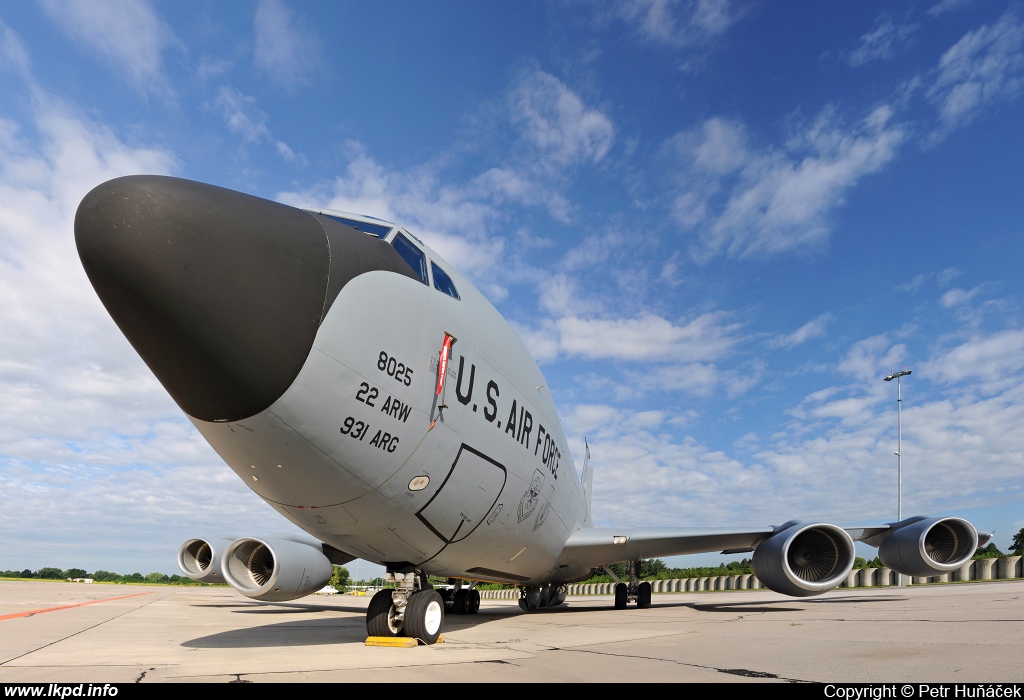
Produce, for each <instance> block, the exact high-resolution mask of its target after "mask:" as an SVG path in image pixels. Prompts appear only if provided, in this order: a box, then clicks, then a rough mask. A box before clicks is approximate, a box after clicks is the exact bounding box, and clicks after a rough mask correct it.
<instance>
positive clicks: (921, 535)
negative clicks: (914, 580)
mask: <svg viewBox="0 0 1024 700" xmlns="http://www.w3.org/2000/svg"><path fill="white" fill-rule="evenodd" d="M892 529H893V530H894V531H893V532H892V533H891V534H890V535H888V536H887V537H886V538H885V539H884V540H882V543H881V544H880V545H879V546H878V558H879V559H880V560H881V562H882V563H883V564H885V565H886V566H887V567H889V568H890V569H892V570H894V571H898V572H900V573H901V574H906V575H907V576H938V575H940V574H944V573H948V572H950V571H954V570H955V569H959V568H960V567H961V566H963V564H964V563H965V562H967V561H968V560H969V559H970V558H971V557H972V556H973V555H974V551H975V550H976V549H977V548H978V531H977V530H975V529H974V526H973V525H971V524H970V523H969V522H967V521H966V520H962V519H960V518H925V517H924V516H918V517H915V518H907V519H906V520H903V521H901V522H900V523H896V524H895V525H894V526H893V527H892Z"/></svg>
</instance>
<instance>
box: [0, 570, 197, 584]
mask: <svg viewBox="0 0 1024 700" xmlns="http://www.w3.org/2000/svg"><path fill="white" fill-rule="evenodd" d="M0 578H32V579H40V580H43V581H66V580H68V579H69V578H91V579H92V580H93V581H103V582H105V583H164V584H173V585H178V586H191V585H201V584H196V582H195V581H193V580H192V579H190V578H189V577H188V576H178V575H177V574H172V575H170V576H168V575H167V574H162V573H160V572H159V571H154V572H152V573H149V574H146V575H145V576H143V575H142V574H141V573H139V572H138V571H136V572H135V573H133V574H119V573H117V572H115V571H104V570H103V569H97V570H96V571H94V572H93V573H91V574H90V573H88V572H87V571H86V570H85V569H74V568H72V569H58V568H57V567H55V566H44V567H43V568H41V569H39V570H38V571H32V570H31V569H22V570H21V571H11V570H8V571H0Z"/></svg>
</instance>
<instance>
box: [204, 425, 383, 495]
mask: <svg viewBox="0 0 1024 700" xmlns="http://www.w3.org/2000/svg"><path fill="white" fill-rule="evenodd" d="M190 420H191V421H192V423H193V424H194V425H195V426H196V428H197V429H198V430H199V432H200V433H201V434H202V435H203V437H204V438H206V441H207V442H209V443H210V445H211V446H212V447H213V449H214V450H216V451H217V454H219V455H220V456H221V458H222V459H223V460H224V461H225V462H226V463H227V464H228V466H229V467H231V469H232V471H234V472H235V473H236V474H237V475H238V476H239V477H240V478H241V479H242V480H243V481H244V482H245V483H246V485H248V486H249V488H251V489H252V490H253V491H255V492H256V494H257V495H259V496H260V497H261V498H263V499H265V500H267V501H272V502H276V503H282V504H288V505H293V506H305V507H308V506H319V505H329V504H334V503H341V502H344V501H347V500H351V499H352V498H355V497H356V496H358V495H359V494H361V493H365V492H366V491H368V490H369V488H370V487H369V485H368V484H367V483H365V482H364V481H362V480H361V479H359V478H358V477H357V476H356V475H355V474H353V473H352V472H351V471H349V470H347V469H345V468H344V467H343V466H342V465H340V464H338V463H337V462H336V461H334V460H332V459H331V458H330V457H329V456H327V455H325V454H324V453H323V452H321V451H319V450H317V449H315V448H314V447H313V446H312V445H310V444H309V442H308V441H307V440H305V439H304V438H303V436H301V435H299V434H298V433H296V432H295V431H294V430H292V429H291V428H290V427H289V426H288V425H287V424H286V423H284V422H282V421H281V420H279V419H277V418H276V417H275V416H274V415H273V413H272V412H271V411H270V410H269V409H268V410H266V411H263V412H262V413H259V414H257V415H255V416H252V417H250V418H246V419H245V420H242V421H235V422H232V423H207V422H205V421H200V420H198V419H195V418H190Z"/></svg>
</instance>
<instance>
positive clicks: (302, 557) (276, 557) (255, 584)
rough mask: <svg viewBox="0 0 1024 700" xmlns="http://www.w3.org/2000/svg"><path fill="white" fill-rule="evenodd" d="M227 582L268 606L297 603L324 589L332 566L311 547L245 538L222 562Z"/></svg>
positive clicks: (236, 544) (230, 549)
mask: <svg viewBox="0 0 1024 700" xmlns="http://www.w3.org/2000/svg"><path fill="white" fill-rule="evenodd" d="M222 568H223V571H224V579H225V580H226V581H227V582H228V583H230V584H231V586H232V587H233V588H234V589H235V590H236V591H238V592H239V593H241V594H242V595H245V596H248V597H250V598H254V599H256V600H264V601H269V602H281V601H285V600H294V599H296V598H301V597H303V596H306V595H309V594H310V593H314V592H315V591H318V590H320V589H321V588H323V587H324V586H325V585H326V584H327V582H328V581H329V580H330V578H331V572H332V568H331V562H330V560H328V559H327V557H326V556H324V553H323V549H322V548H321V547H319V546H315V545H313V544H312V543H304V542H294V541H292V540H286V539H280V538H276V537H262V538H261V537H243V538H241V539H239V540H235V541H234V542H232V543H231V544H230V545H229V546H228V548H227V549H226V550H224V557H223V559H222Z"/></svg>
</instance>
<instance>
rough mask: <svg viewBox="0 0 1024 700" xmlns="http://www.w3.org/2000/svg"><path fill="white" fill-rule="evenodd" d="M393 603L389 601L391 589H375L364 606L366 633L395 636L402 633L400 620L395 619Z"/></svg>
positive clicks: (377, 635) (372, 635) (375, 635)
mask: <svg viewBox="0 0 1024 700" xmlns="http://www.w3.org/2000/svg"><path fill="white" fill-rule="evenodd" d="M397 612H398V611H397V610H396V609H395V604H394V603H392V602H391V589H390V588H385V589H384V590H382V591H377V592H376V593H374V594H373V597H372V598H370V605H369V607H367V608H366V634H368V635H369V636H371V637H397V636H398V635H400V634H401V633H402V626H403V625H402V622H401V621H399V620H397V619H395V615H396V614H397Z"/></svg>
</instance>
